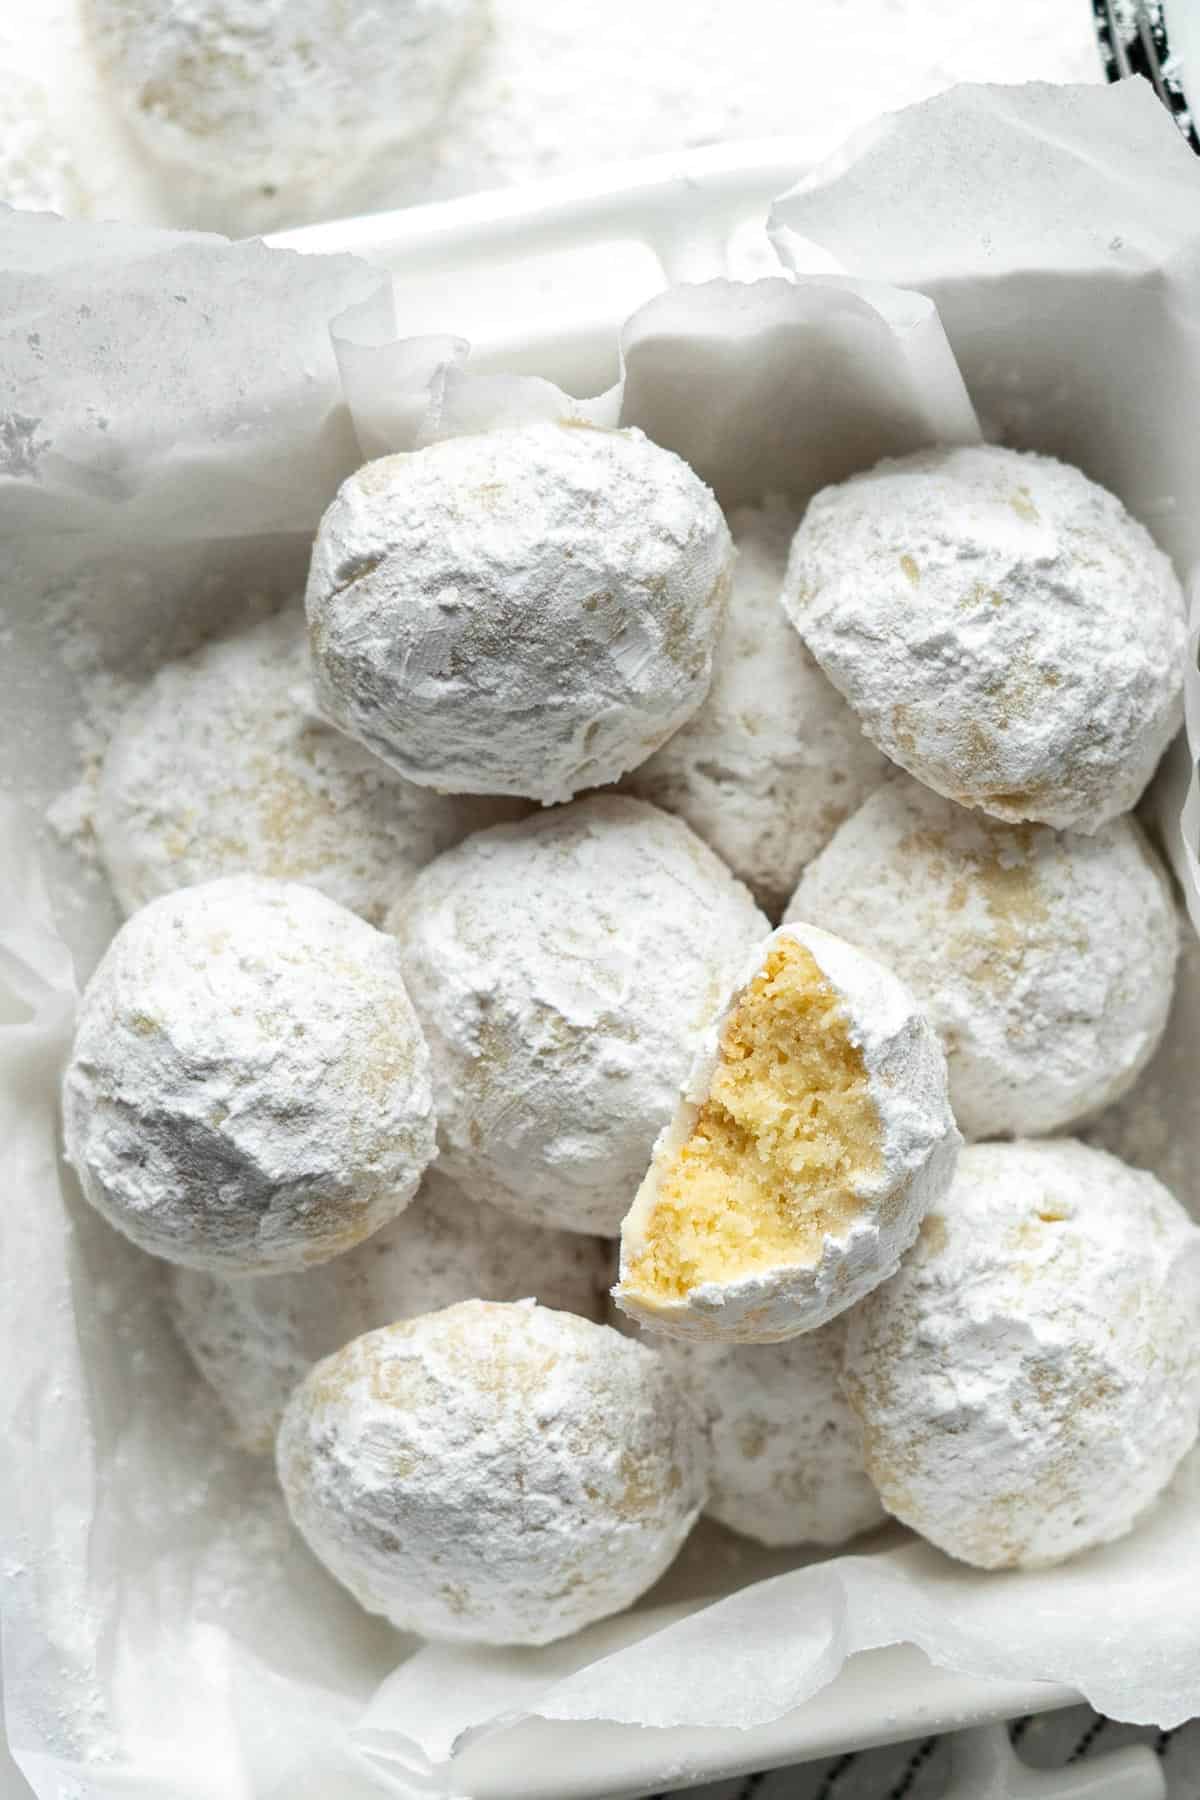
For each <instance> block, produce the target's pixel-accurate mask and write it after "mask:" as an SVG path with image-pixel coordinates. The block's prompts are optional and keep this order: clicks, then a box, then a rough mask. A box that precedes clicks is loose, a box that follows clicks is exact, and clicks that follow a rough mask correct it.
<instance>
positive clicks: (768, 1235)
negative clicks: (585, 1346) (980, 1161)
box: [614, 924, 961, 1343]
mask: <svg viewBox="0 0 1200 1800" xmlns="http://www.w3.org/2000/svg"><path fill="white" fill-rule="evenodd" d="M960 1142H961V1139H960V1138H959V1135H958V1132H957V1130H956V1129H955V1125H954V1119H953V1116H952V1114H951V1112H950V1103H949V1100H948V1098H947V1085H946V1061H945V1057H944V1056H943V1054H942V1051H941V1048H940V1046H939V1044H938V1041H937V1038H936V1035H935V1034H934V1032H933V1029H932V1027H931V1026H930V1025H929V1023H928V1021H927V1020H926V1019H925V1017H924V1015H923V1014H922V1013H921V1012H920V1011H919V1009H918V1007H917V1004H916V1002H915V1001H914V999H913V997H912V995H911V994H910V993H909V992H908V989H907V988H905V987H904V986H903V985H902V983H901V982H900V981H898V980H897V978H896V977H895V976H894V975H892V974H891V973H890V971H889V970H887V969H885V968H883V967H882V966H881V965H880V964H879V963H876V962H873V961H872V960H871V959H870V958H869V957H866V956H863V955H862V954H861V952H859V951H857V950H855V949H853V948H852V947H851V946H850V945H849V944H846V943H844V942H843V941H842V940H841V939H840V938H835V937H832V936H831V935H830V934H829V933H828V932H824V931H819V930H817V929H816V928H815V927H814V926H810V925H801V924H793V925H784V926H781V927H780V928H779V930H778V931H775V932H773V933H772V934H771V936H770V937H769V938H768V939H767V941H766V943H765V944H764V945H762V946H760V947H759V948H757V949H756V950H755V951H754V953H753V955H752V957H751V958H750V959H749V960H748V962H747V964H746V965H745V966H744V968H743V972H742V975H741V978H740V980H739V981H738V982H737V983H736V984H735V986H734V989H733V992H732V995H731V996H730V997H729V998H728V1000H727V1003H726V1006H725V1008H724V1010H723V1012H722V1014H721V1016H720V1018H719V1020H718V1021H717V1023H716V1024H715V1025H714V1027H713V1028H712V1030H711V1032H710V1033H709V1036H708V1040H707V1042H706V1043H705V1045H704V1047H703V1049H702V1050H701V1052H700V1054H699V1056H698V1057H697V1059H696V1062H695V1064H694V1065H693V1068H692V1072H691V1074H690V1076H689V1078H688V1081H687V1084H686V1086H685V1088H684V1090H683V1098H682V1101H681V1103H680V1105H679V1107H678V1109H677V1111H676V1113H675V1117H674V1118H673V1120H672V1121H671V1123H670V1125H669V1126H668V1128H667V1129H666V1131H665V1132H664V1133H663V1134H662V1136H661V1137H660V1138H659V1140H658V1143H657V1144H656V1145H655V1149H654V1156H653V1159H652V1162H651V1165H650V1169H649V1172H648V1174H647V1175H646V1178H645V1180H644V1181H643V1183H642V1186H641V1188H640V1189H639V1191H638V1195H637V1198H636V1199H635V1201H634V1203H633V1206H632V1207H631V1208H630V1211H629V1214H628V1216H627V1218H626V1219H625V1222H624V1224H623V1225H622V1227H621V1276H620V1281H619V1283H618V1285H617V1287H616V1288H615V1289H614V1298H615V1299H616V1301H617V1304H618V1305H619V1306H620V1307H621V1308H622V1309H623V1310H624V1311H625V1312H627V1313H629V1314H630V1315H631V1316H632V1317H633V1318H636V1319H638V1320H640V1321H641V1322H642V1323H643V1324H645V1325H648V1326H651V1327H652V1328H653V1329H655V1330H658V1331H665V1332H667V1333H668V1334H669V1335H672V1336H677V1337H695V1338H710V1339H717V1340H720V1341H722V1342H726V1343H771V1342H778V1341H781V1340H783V1339H785V1338H790V1337H795V1336H796V1335H797V1334H798V1333H800V1332H804V1331H811V1330H812V1329H813V1328H814V1327H815V1326H818V1325H823V1324H824V1323H825V1322H826V1321H827V1320H829V1319H832V1318H833V1317H834V1316H835V1315H836V1314H838V1313H840V1312H844V1311H845V1309H846V1308H847V1307H848V1306H852V1305H853V1304H854V1302H855V1301H856V1300H859V1299H861V1298H862V1296H863V1295H864V1294H866V1293H869V1292H870V1290H871V1289H872V1288H873V1287H875V1286H877V1285H878V1283H879V1282H881V1281H884V1280H886V1279H887V1277H888V1276H889V1275H891V1274H892V1273H893V1272H894V1270H895V1268H896V1266H897V1263H898V1262H899V1259H900V1257H901V1255H902V1254H903V1252H904V1251H905V1250H906V1249H907V1248H908V1246H909V1245H910V1244H911V1243H912V1241H913V1239H914V1238H915V1237H916V1234H917V1230H918V1227H919V1226H920V1223H921V1219H922V1216H923V1215H924V1213H925V1210H926V1208H927V1207H928V1206H930V1205H932V1204H933V1203H934V1202H935V1201H936V1200H937V1199H938V1198H939V1197H940V1195H941V1194H942V1193H944V1192H945V1189H946V1187H947V1185H948V1184H949V1181H950V1177H951V1175H952V1173H953V1169H954V1160H955V1156H956V1154H957V1150H958V1146H959V1144H960Z"/></svg>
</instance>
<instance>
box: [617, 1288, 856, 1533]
mask: <svg viewBox="0 0 1200 1800" xmlns="http://www.w3.org/2000/svg"><path fill="white" fill-rule="evenodd" d="M842 1326H843V1320H842V1319H835V1320H834V1322H833V1323H832V1324H831V1325H823V1326H822V1327H821V1329H820V1330H819V1331H808V1332H805V1334H804V1336H803V1337H797V1338H792V1339H790V1341H789V1342H788V1343H786V1344H700V1343H690V1344H685V1343H680V1342H678V1341H675V1340H673V1339H670V1338H664V1337H661V1336H659V1337H655V1338H653V1339H651V1340H649V1341H650V1342H652V1344H653V1347H654V1349H655V1350H656V1351H657V1353H658V1354H659V1355H660V1356H662V1357H663V1358H664V1359H665V1360H666V1364H667V1367H668V1368H669V1369H670V1371H671V1373H672V1374H673V1375H674V1377H675V1379H676V1380H677V1381H678V1382H679V1385H680V1386H681V1387H682V1388H683V1389H684V1391H685V1392H686V1393H688V1394H689V1395H690V1396H691V1398H692V1401H693V1404H694V1405H695V1406H696V1407H697V1409H698V1411H699V1412H700V1413H701V1414H702V1415H703V1416H704V1418H705V1419H706V1420H707V1423H708V1432H709V1445H710V1451H711V1473H710V1479H709V1495H708V1505H707V1506H706V1507H705V1509H704V1510H705V1512H706V1513H707V1514H708V1516H709V1518H711V1519H716V1520H718V1521H719V1522H720V1523H721V1524H722V1525H726V1526H728V1527H729V1529H730V1530H731V1531H737V1532H740V1533H741V1534H742V1536H743V1537H748V1538H754V1539H756V1540H757V1542H758V1543H760V1544H767V1545H769V1546H772V1547H780V1546H785V1545H789V1544H823V1545H826V1546H827V1547H829V1548H833V1547H835V1546H837V1545H839V1544H845V1543H848V1542H849V1540H850V1539H851V1538H854V1537H858V1536H859V1535H860V1534H861V1533H862V1532H864V1531H872V1530H874V1528H875V1527H876V1526H877V1525H882V1524H883V1522H884V1520H885V1519H886V1518H887V1514H886V1513H885V1511H884V1509H883V1506H882V1503H881V1502H880V1499H879V1495H878V1494H877V1493H876V1492H875V1489H874V1488H873V1487H872V1486H871V1483H870V1481H869V1480H868V1479H867V1476H866V1473H865V1471H864V1469H863V1456H862V1446H861V1443H860V1441H859V1429H858V1421H857V1419H856V1418H855V1416H854V1414H853V1412H852V1411H851V1409H850V1406H849V1404H848V1402H847V1400H846V1397H845V1395H844V1393H843V1392H842V1385H841V1369H842V1342H843V1332H842Z"/></svg>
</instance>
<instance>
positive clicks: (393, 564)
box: [305, 423, 733, 802]
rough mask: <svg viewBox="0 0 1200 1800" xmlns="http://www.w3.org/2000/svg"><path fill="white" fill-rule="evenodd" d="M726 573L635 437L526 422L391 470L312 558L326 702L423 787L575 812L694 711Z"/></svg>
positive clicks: (340, 516)
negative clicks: (524, 799)
mask: <svg viewBox="0 0 1200 1800" xmlns="http://www.w3.org/2000/svg"><path fill="white" fill-rule="evenodd" d="M732 555H733V553H732V548H731V545H730V540H729V532H728V529H727V528H726V525H725V520H724V518H723V517H722V514H721V510H720V508H719V507H718V505H717V503H716V500H715V499H714V498H713V495H712V493H711V492H710V490H709V489H708V488H707V487H706V486H705V485H704V483H703V482H702V481H701V480H700V478H699V477H698V476H697V475H695V474H693V472H692V470H691V469H690V468H689V467H688V465H687V464H686V463H685V462H683V461H682V460H681V459H680V458H679V457H677V456H675V455H673V454H672V453H671V452H670V451H669V450H663V449H661V448H660V447H659V446H658V445H657V444H653V443H651V441H650V440H649V438H647V437H645V436H644V435H643V434H642V433H641V432H640V431H633V430H630V431H609V430H602V429H598V428H595V427H592V426H583V425H575V424H571V425H568V424H557V423H538V424H534V425H526V426H520V427H515V428H508V429H497V430H494V431H488V432H481V433H477V434H471V435H469V436H466V437H455V438H447V439H445V440H443V441H442V442H440V443H436V444H433V445H431V446H430V447H429V448H427V449H424V450H418V451H415V452H413V453H411V454H409V455H403V456H388V457H382V458H380V459H379V460H378V461H376V462H369V463H367V464H365V465H364V466H363V467H362V468H361V469H359V470H358V471H357V473H355V474H354V475H351V476H350V478H349V479H348V480H347V481H345V482H343V484H342V487H341V489H340V491H339V493H338V496H337V498H336V500H335V501H334V502H333V504H332V505H331V506H330V507H329V508H328V510H327V511H326V513H325V516H324V518H323V519H322V520H321V524H320V527H319V529H318V532H317V538H316V543H315V544H314V546H313V558H312V568H311V572H310V574H309V580H308V588H307V592H306V596H305V604H306V607H307V610H308V619H309V629H310V636H311V643H312V654H313V678H314V686H315V691H316V696H317V703H318V705H319V706H320V708H321V711H322V712H323V713H324V714H325V715H326V717H327V718H329V719H330V720H332V721H333V723H334V724H335V725H338V726H340V727H341V729H342V730H343V731H346V732H348V733H349V734H350V735H351V736H352V737H355V738H357V739H359V741H360V742H361V743H363V744H365V745H366V746H367V748H368V749H370V750H373V751H374V752H375V753H376V755H378V756H380V757H382V758H383V760H384V761H385V762H388V763H390V764H391V765H392V767H393V768H396V769H398V770H399V771H400V773H401V774H402V775H404V776H405V777H406V778H407V779H408V780H410V781H415V782H418V783H420V784H421V785H422V786H425V787H435V788H441V789H443V790H444V791H446V792H450V793H468V794H510V795H526V796H528V797H530V798H532V799H536V800H542V801H546V802H550V801H555V800H568V799H570V797H571V795H572V794H574V793H577V792H578V791H579V790H580V789H582V788H588V787H599V786H601V785H603V784H604V783H605V782H609V781H615V780H616V779H617V778H618V776H620V775H623V774H624V773H625V772H626V770H628V769H631V768H634V767H635V766H636V765H637V764H638V763H640V762H643V761H644V760H645V759H646V757H647V756H649V755H650V753H651V752H652V751H653V750H655V749H657V748H658V746H659V745H660V744H661V743H662V741H663V739H664V738H666V737H668V736H669V735H670V733H671V732H672V731H674V730H675V729H676V728H677V727H678V726H679V725H682V724H683V722H684V720H685V719H687V718H689V717H690V715H691V714H692V713H694V712H695V710H696V708H697V707H698V706H699V705H700V703H701V701H702V700H703V699H704V696H705V693H706V692H707V690H708V684H709V680H710V678H711V673H712V655H713V647H714V644H715V642H716V639H717V633H718V631H719V630H720V626H721V620H722V616H723V613H724V607H725V599H726V595H727V592H728V585H729V573H730V568H731V565H732Z"/></svg>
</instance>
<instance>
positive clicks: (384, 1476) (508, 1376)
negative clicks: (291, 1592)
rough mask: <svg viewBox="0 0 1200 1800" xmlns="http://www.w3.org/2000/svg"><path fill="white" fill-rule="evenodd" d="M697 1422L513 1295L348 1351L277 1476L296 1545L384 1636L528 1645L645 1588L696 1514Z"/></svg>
mask: <svg viewBox="0 0 1200 1800" xmlns="http://www.w3.org/2000/svg"><path fill="white" fill-rule="evenodd" d="M706 1464H707V1453H706V1446H705V1441H704V1431H703V1427H702V1426H701V1423H700V1421H699V1419H698V1418H697V1417H696V1415H695V1414H694V1412H693V1411H692V1409H691V1407H690V1405H689V1404H688V1402H687V1401H686V1400H685V1398H684V1396H683V1395H682V1393H681V1392H680V1390H679V1388H678V1387H677V1386H676V1384H675V1383H674V1381H673V1380H672V1379H671V1377H670V1375H669V1374H668V1372H667V1370H666V1368H665V1367H664V1365H663V1363H662V1362H661V1361H660V1360H659V1358H658V1357H657V1356H655V1354H654V1352H653V1351H652V1350H647V1349H646V1348H644V1346H643V1345H641V1344H636V1343H633V1342H631V1341H630V1340H629V1339H628V1338H625V1337H622V1336H621V1335H620V1334H619V1333H618V1332H615V1331H612V1330H611V1329H610V1328H609V1327H608V1326H606V1325H593V1324H592V1323H591V1321H590V1320H587V1319H578V1318H575V1317H574V1316H573V1315H572V1314H570V1313H561V1312H550V1311H549V1310H547V1309H546V1308H545V1307H541V1306H536V1305H535V1304H534V1303H533V1302H532V1301H518V1302H517V1303H516V1304H515V1305H509V1306H503V1305H498V1304H495V1303H491V1302H488V1301H483V1300H468V1301H465V1302H464V1303H463V1304H462V1305H460V1306H450V1307H447V1308H446V1309H445V1310H444V1311H442V1312H436V1313H430V1314H428V1315H427V1316H426V1317H424V1318H419V1319H410V1320H407V1321H406V1322H405V1323H403V1324H399V1325H390V1326H387V1327H385V1329H383V1330H382V1331H372V1332H369V1333H368V1334H367V1336H366V1337H360V1338H356V1339H355V1340H354V1342H353V1343H351V1344H347V1346H346V1348H345V1349H344V1350H341V1351H339V1352H338V1354H337V1355H336V1356H330V1357H327V1358H326V1360H325V1361H324V1362H322V1363H318V1364H317V1366H316V1368H315V1369H314V1370H313V1371H312V1373H311V1374H310V1375H309V1376H308V1378H307V1380H306V1381H305V1382H304V1384H303V1385H302V1386H301V1387H300V1388H299V1389H297V1391H296V1394H295V1395H294V1397H293V1398H292V1400H291V1402H290V1404H289V1406H288V1409H287V1412H286V1413H285V1414H284V1419H283V1424H282V1425H281V1427H280V1430H279V1444H278V1466H279V1478H280V1481H281V1482H282V1484H283V1491H284V1496H285V1498H286V1500H287V1503H288V1507H289V1509H290V1511H291V1515H292V1518H293V1519H294V1521H295V1523H296V1525H297V1526H298V1527H299V1530H300V1532H301V1534H302V1536H303V1537H304V1539H305V1540H306V1542H307V1543H308V1546H309V1548H310V1549H311V1550H312V1551H313V1552H314V1553H315V1554H316V1555H317V1556H318V1557H319V1558H320V1559H321V1561H322V1562H323V1563H324V1564H325V1566H326V1567H327V1568H328V1569H329V1570H330V1571H331V1572H332V1573H333V1574H334V1575H335V1576H336V1577H337V1578H338V1580H339V1581H341V1582H343V1583H344V1584H345V1585H346V1587H348V1588H349V1589H350V1592H351V1593H352V1594H353V1595H354V1596H355V1598H356V1599H358V1600H359V1601H360V1602H361V1603H362V1605H363V1606H365V1607H366V1608H367V1610H368V1612H377V1613H383V1614H384V1615H385V1616H386V1617H387V1618H388V1619H390V1620H391V1622H392V1624H393V1625H396V1626H398V1627H399V1628H400V1629H401V1630H402V1631H416V1632H420V1633H421V1635H422V1636H424V1637H430V1638H446V1639H457V1640H460V1641H467V1642H476V1643H486V1644H548V1643H550V1642H552V1641H553V1640H554V1639H555V1638H560V1637H565V1636H566V1635H567V1633H568V1632H572V1631H578V1630H579V1629H580V1628H581V1627H582V1626H584V1625H590V1624H592V1623H593V1622H594V1621H595V1620H596V1619H603V1618H606V1617H607V1616H608V1614H609V1613H615V1612H620V1611H622V1609H623V1608H624V1607H627V1606H629V1605H631V1604H632V1602H633V1601H634V1600H636V1599H637V1598H638V1596H639V1594H642V1593H644V1592H645V1590H646V1589H647V1588H648V1587H650V1586H651V1585H652V1583H653V1582H655V1581H657V1579H658V1577H659V1576H660V1575H661V1574H662V1572H663V1570H664V1569H666V1567H667V1566H668V1564H669V1563H670V1562H671V1561H672V1560H673V1558H674V1556H675V1553H676V1551H677V1550H678V1549H679V1547H680V1545H681V1544H682V1543H683V1540H684V1538H685V1537H686V1536H687V1534H688V1532H689V1531H690V1530H691V1528H692V1526H693V1525H694V1524H695V1522H696V1518H697V1516H698V1515H699V1512H700V1509H701V1507H702V1506H703V1504H704V1500H705V1493H706V1473H707V1469H706Z"/></svg>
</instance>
